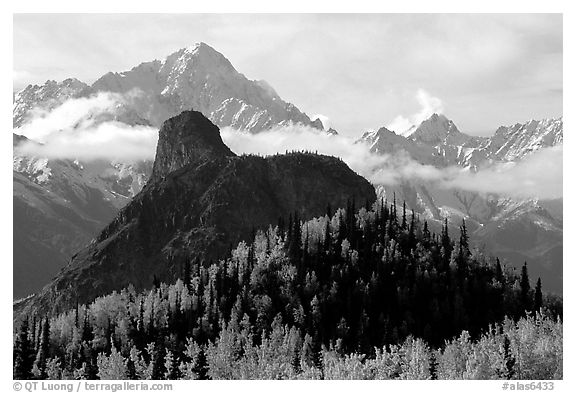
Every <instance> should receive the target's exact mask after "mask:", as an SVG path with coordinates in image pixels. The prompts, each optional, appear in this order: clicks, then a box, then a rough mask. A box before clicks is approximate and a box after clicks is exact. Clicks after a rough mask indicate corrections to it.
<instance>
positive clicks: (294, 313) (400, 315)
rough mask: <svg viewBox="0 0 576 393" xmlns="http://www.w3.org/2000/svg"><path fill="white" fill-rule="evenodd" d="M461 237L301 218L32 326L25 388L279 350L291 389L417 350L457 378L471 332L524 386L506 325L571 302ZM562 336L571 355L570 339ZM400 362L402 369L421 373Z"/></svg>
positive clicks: (340, 217) (388, 209)
mask: <svg viewBox="0 0 576 393" xmlns="http://www.w3.org/2000/svg"><path fill="white" fill-rule="evenodd" d="M456 235H457V236H455V237H454V235H451V234H450V233H449V225H448V222H447V221H445V222H444V224H443V226H442V230H441V233H440V234H435V233H433V232H431V231H430V229H429V227H428V223H427V221H423V222H422V221H421V220H420V219H419V217H418V216H417V215H416V214H415V213H414V212H413V211H412V212H408V211H407V209H406V205H405V203H404V204H403V205H402V208H401V210H400V211H398V207H397V204H396V201H395V198H394V200H393V201H391V203H388V202H387V201H384V200H381V201H379V202H377V203H374V204H373V205H372V206H363V207H361V208H360V209H357V208H356V206H355V202H354V201H349V202H348V205H347V207H346V208H345V209H338V210H337V211H335V212H332V209H331V207H330V206H328V207H327V209H326V214H325V215H324V216H323V217H318V218H315V219H312V220H308V221H303V220H301V219H300V217H299V214H298V212H295V213H294V214H293V215H290V216H289V217H288V218H287V219H279V221H278V225H276V226H275V227H269V228H268V229H267V230H260V231H254V233H253V235H252V240H251V241H249V242H241V243H240V244H238V245H237V247H236V248H235V249H233V250H232V251H231V253H230V256H229V257H227V258H224V259H222V260H220V261H218V262H215V263H206V262H205V261H200V260H188V259H187V260H183V261H182V262H181V279H179V280H178V281H177V282H176V283H173V284H167V283H161V282H158V280H154V283H153V287H152V289H150V290H148V291H144V292H140V293H137V292H136V291H135V290H134V289H133V288H132V287H130V288H126V289H124V290H122V291H120V292H119V293H117V292H114V293H112V294H110V295H108V296H104V297H101V298H98V299H96V300H95V301H94V302H93V303H91V304H89V305H77V306H76V308H75V309H73V310H70V311H68V312H66V313H62V314H60V315H58V316H56V317H52V318H49V317H44V318H40V317H36V316H34V315H31V316H29V317H28V318H24V319H23V320H22V321H20V323H19V325H18V327H17V329H16V331H15V333H14V377H15V378H17V379H27V378H39V379H42V378H63V377H66V378H88V379H96V378H102V379H106V378H113V377H115V376H117V375H116V374H114V372H113V371H111V370H112V369H114V368H115V367H116V368H117V367H120V369H121V370H124V371H122V372H123V373H124V374H123V376H124V377H126V378H134V379H141V378H151V379H163V378H168V379H176V378H191V377H195V378H226V377H230V378H233V377H238V375H237V374H234V373H232V374H230V373H228V371H227V372H224V371H222V370H229V371H230V370H235V369H237V367H236V366H238V365H239V364H241V363H242V362H245V361H247V360H246V359H254V356H256V359H259V356H264V353H263V352H262V351H264V352H266V351H269V350H270V346H271V345H272V344H273V343H274V345H276V346H278V345H280V344H281V345H282V346H283V347H282V348H283V349H282V350H280V349H278V350H275V351H272V352H271V353H270V354H268V355H266V356H268V357H270V359H269V361H270V362H271V363H270V364H276V363H278V364H280V363H281V364H282V367H284V369H285V370H291V371H285V373H284V374H282V373H281V377H289V378H297V377H306V378H308V377H309V378H313V377H322V378H328V377H330V375H332V374H330V372H328V371H326V370H327V364H330V365H332V366H334V367H344V368H346V367H348V366H350V364H349V363H350V362H356V361H358V362H360V364H362V365H364V366H362V367H368V366H365V365H366V364H372V363H373V362H376V361H377V359H381V358H382V356H384V354H390V353H396V352H394V351H400V352H398V353H405V352H406V351H408V352H410V351H416V350H417V351H419V354H420V355H419V356H421V357H422V359H427V360H426V361H425V360H422V359H421V361H422V362H424V363H426V362H427V364H428V366H426V367H428V368H426V367H424V366H422V365H421V367H424V368H422V370H424V369H426V370H428V371H427V373H428V374H426V372H424V371H423V372H422V373H420V374H414V375H412V374H410V375H412V376H419V377H422V378H424V377H426V375H427V377H430V378H434V377H438V378H452V377H458V376H455V375H453V374H449V373H448V371H446V372H443V371H441V370H442V364H445V363H442V362H443V360H442V359H444V358H443V356H445V353H447V352H448V353H451V351H452V349H451V348H453V346H451V344H450V343H449V342H447V340H451V339H453V338H454V337H459V338H462V337H463V336H462V335H463V334H464V335H465V337H467V338H466V340H465V341H466V342H467V343H468V344H467V345H468V346H469V347H471V346H475V345H480V343H482V342H483V341H482V340H483V337H486V336H485V335H486V334H488V335H490V334H492V336H490V337H493V338H492V339H491V340H492V341H493V343H492V344H493V345H492V350H493V351H496V349H495V348H496V347H497V348H498V350H497V351H496V352H498V354H500V355H496V353H492V354H491V355H486V356H488V359H489V358H490V356H503V359H505V360H504V363H502V364H504V366H503V367H504V368H502V370H507V371H502V370H501V372H500V371H499V372H500V374H497V373H496V371H493V370H492V371H491V372H488V371H486V370H484V371H483V374H482V373H480V374H478V375H483V376H487V377H490V378H493V377H495V376H496V377H512V376H514V375H518V374H517V372H518V371H514V370H515V367H516V369H517V366H515V365H514V364H515V363H514V362H515V359H519V358H520V355H518V353H517V354H516V355H512V352H511V351H512V350H511V348H512V347H513V346H514V344H513V340H511V338H513V335H512V334H511V333H509V334H506V333H505V330H506V329H508V331H509V332H511V331H512V330H513V329H512V328H511V327H510V326H508V328H505V327H504V325H503V321H505V320H506V318H508V320H509V321H510V322H509V324H515V323H524V324H530V323H533V324H536V322H535V321H536V320H537V319H538V318H540V319H539V320H544V321H546V323H547V324H549V325H551V326H553V327H556V328H557V324H558V323H559V320H558V319H557V318H559V316H560V315H561V309H562V305H561V301H560V300H558V299H556V298H553V297H551V296H548V295H546V294H543V293H542V285H541V281H540V279H538V281H537V283H536V285H535V286H534V288H532V286H531V282H530V279H529V274H528V268H527V266H526V265H524V267H523V268H522V271H521V272H520V274H517V273H516V272H515V271H514V270H513V269H510V268H507V267H506V266H503V265H502V264H501V263H500V261H499V260H498V259H497V258H496V259H494V258H491V257H488V256H486V255H484V254H483V253H482V252H480V251H478V250H476V249H471V247H470V244H469V238H468V233H467V229H466V224H465V222H464V221H462V224H461V226H460V230H459V233H457V234H456ZM522 321H524V322H522ZM541 325H542V324H541ZM538 326H540V325H538ZM490 331H492V333H490ZM463 332H465V333H463ZM560 332H561V323H560ZM494 337H498V338H497V339H496V338H494ZM554 337H556V339H559V340H560V356H561V333H560V336H559V338H558V337H557V336H554ZM506 340H508V344H506V342H507V341H506ZM415 343H417V344H415ZM554 343H555V345H556V344H557V342H554ZM414 345H416V347H414ZM462 345H464V344H462ZM406 346H407V347H406ZM516 346H517V347H518V348H520V344H516ZM394 348H395V349H394ZM415 348H416V349H415ZM506 348H508V349H506ZM532 350H535V349H534V348H533V349H532ZM402 351H404V352H402ZM518 351H519V349H518ZM484 352H487V353H488V352H489V351H484ZM254 353H255V354H256V355H254ZM274 353H276V354H277V355H278V356H280V358H278V359H276V358H274ZM470 353H473V351H472V352H470ZM470 353H469V356H472V355H470ZM507 353H508V355H506V354H507ZM250 354H251V355H250ZM554 354H555V355H554V356H552V358H553V359H556V358H557V356H558V354H557V353H556V352H554ZM386 356H388V355H386ZM390 356H392V355H390ZM394 356H396V357H397V358H398V359H400V360H398V361H397V365H398V364H401V363H402V362H409V363H410V362H412V360H410V361H408V360H406V357H405V356H404V355H402V356H404V358H403V357H402V356H400V355H398V354H397V355H394ZM474 356H476V355H474ZM486 356H484V358H483V359H484V360H485V359H487V358H486ZM546 356H548V355H546ZM279 359H283V360H279ZM328 359H331V360H330V361H328ZM402 359H404V360H402ZM459 359H461V364H460V367H469V366H466V364H467V362H468V361H469V360H470V359H468V358H466V357H460V358H459ZM253 362H254V361H252V363H253ZM330 362H332V363H330ZM342 362H343V363H342ZM371 362H372V363H371ZM398 362H399V363H398ZM478 362H479V363H478ZM506 362H508V366H506ZM424 363H423V364H424ZM477 363H478V364H484V363H482V362H481V361H480V360H478V361H477ZM410 364H412V363H410ZM498 364H500V363H498ZM552 364H554V362H552ZM121 365H123V366H121ZM235 365H236V366H235ZM252 365H253V364H252ZM344 365H348V366H344ZM332 366H330V367H332ZM278 367H280V366H278ZM282 367H281V368H282ZM358 367H359V366H358ZM398 367H400V368H402V367H405V366H398ZM418 367H420V366H418ZM478 367H479V366H478ZM546 367H547V369H546V370H547V371H546V372H547V373H548V374H550V373H552V374H553V373H558V371H557V370H556V369H554V371H553V372H552V371H550V370H552V369H553V368H554V367H553V366H550V365H548V366H546ZM451 368H453V367H452V366H451ZM445 369H446V370H448V369H449V368H448V367H445ZM219 370H220V371H219ZM540 371H542V370H540ZM230 372H231V371H230ZM342 372H344V371H342ZM515 372H516V374H514V373H515ZM542 372H544V371H542ZM560 372H561V365H560ZM327 373H328V374H327ZM548 374H546V375H548ZM387 375H388V376H387V377H389V378H393V377H401V375H404V374H402V373H401V372H395V373H391V374H387ZM459 375H460V377H463V375H464V374H459ZM466 375H468V374H466ZM530 375H533V374H530ZM538 375H539V374H538ZM245 377H254V375H253V374H250V373H246V374H245ZM427 377H426V378H427Z"/></svg>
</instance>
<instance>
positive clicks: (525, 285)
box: [520, 262, 531, 311]
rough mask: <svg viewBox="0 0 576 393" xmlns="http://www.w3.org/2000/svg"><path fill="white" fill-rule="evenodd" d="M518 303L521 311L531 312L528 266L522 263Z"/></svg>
mask: <svg viewBox="0 0 576 393" xmlns="http://www.w3.org/2000/svg"><path fill="white" fill-rule="evenodd" d="M520 302H521V304H522V307H523V310H524V311H525V310H531V307H530V278H529V277H528V264H527V263H526V262H524V266H522V276H521V277H520Z"/></svg>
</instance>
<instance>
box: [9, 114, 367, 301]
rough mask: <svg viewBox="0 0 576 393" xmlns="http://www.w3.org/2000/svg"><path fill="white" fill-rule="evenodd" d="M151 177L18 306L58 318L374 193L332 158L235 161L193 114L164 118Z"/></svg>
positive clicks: (171, 277) (298, 156)
mask: <svg viewBox="0 0 576 393" xmlns="http://www.w3.org/2000/svg"><path fill="white" fill-rule="evenodd" d="M158 145H159V147H158V151H157V157H156V163H155V167H154V176H153V179H152V180H151V181H150V182H149V183H148V184H147V185H146V186H145V188H144V189H143V190H142V192H141V193H139V194H138V195H136V196H135V197H134V198H133V200H132V201H131V202H130V203H129V204H128V205H127V206H126V207H125V208H123V209H122V210H121V211H120V213H119V214H118V216H117V217H116V218H115V219H114V220H113V221H112V222H111V223H110V224H109V225H108V226H107V227H106V228H105V229H104V230H103V231H102V232H101V233H100V234H99V235H98V237H97V238H96V239H95V241H94V242H92V243H91V244H90V245H89V246H88V247H86V248H84V249H83V250H82V251H80V252H79V253H78V254H77V255H75V256H74V257H73V258H72V261H71V262H70V263H69V264H68V266H67V267H66V268H65V269H63V271H62V272H61V273H60V274H59V275H58V276H57V277H56V278H55V279H54V280H53V281H52V282H51V283H50V284H49V285H48V286H47V287H45V288H44V289H43V290H42V291H41V292H40V293H39V294H38V295H36V296H35V297H33V298H32V299H30V300H29V301H28V302H26V303H25V304H24V303H21V304H20V306H19V307H23V306H25V307H26V308H34V309H37V310H40V311H46V312H47V311H57V310H58V309H64V308H66V307H69V306H70V305H73V304H75V302H76V301H79V302H88V301H90V300H92V299H94V298H95V297H96V296H99V295H103V294H106V293H109V292H111V291H113V290H119V289H121V288H123V287H126V286H128V285H130V284H132V285H134V286H135V287H136V288H139V289H141V288H146V287H149V286H151V285H152V282H153V278H154V277H157V278H158V279H160V280H163V281H173V280H174V279H175V278H176V277H179V276H180V275H181V271H182V268H183V263H184V261H186V260H192V261H197V263H202V262H205V263H206V262H208V261H210V260H213V259H216V258H219V257H222V256H224V255H226V254H227V252H228V250H229V249H230V247H231V246H233V245H234V244H236V243H237V242H238V241H241V240H247V239H249V238H250V236H251V234H252V231H253V229H255V228H265V227H267V226H268V225H270V224H276V223H277V220H278V218H279V217H288V216H289V215H290V214H292V213H294V212H296V211H297V212H298V214H299V216H300V217H301V218H303V219H306V218H311V217H314V216H318V215H322V214H324V213H325V211H326V207H327V206H328V205H331V206H332V208H336V207H343V206H345V205H346V202H347V201H348V200H350V199H355V200H356V201H357V202H358V203H364V202H369V203H371V202H373V201H374V200H375V198H376V195H375V191H374V188H373V187H372V185H371V184H370V183H368V181H366V180H365V179H364V178H362V177H360V176H359V175H357V174H356V173H354V172H353V171H352V170H351V169H350V168H348V166H347V165H346V164H345V163H344V162H342V161H341V160H339V159H337V158H334V157H328V156H322V155H315V154H304V153H293V154H288V155H275V156H269V157H266V158H263V157H257V156H241V157H238V156H235V155H234V154H232V153H231V152H230V151H229V150H228V149H227V148H226V146H225V145H224V144H223V143H222V141H221V139H220V138H219V133H218V129H217V128H216V127H215V126H213V125H212V124H211V123H210V122H209V121H207V120H206V119H205V118H204V117H203V116H202V114H201V113H199V112H192V111H189V112H184V113H182V114H181V115H179V116H177V117H176V118H174V119H170V120H168V121H167V122H166V123H165V124H164V125H163V127H162V131H161V132H160V140H159V143H158Z"/></svg>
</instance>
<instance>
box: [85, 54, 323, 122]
mask: <svg viewBox="0 0 576 393" xmlns="http://www.w3.org/2000/svg"><path fill="white" fill-rule="evenodd" d="M92 89H93V90H94V91H97V92H98V91H109V92H115V93H121V94H129V93H131V94H132V95H133V102H134V106H135V108H136V110H137V112H138V113H139V114H140V116H142V117H143V118H145V119H148V120H149V121H150V122H151V123H152V124H154V125H156V126H160V125H161V124H162V123H163V122H164V121H165V120H166V119H168V118H170V117H172V116H174V115H176V114H179V113H180V112H182V111H183V110H188V109H192V108H193V109H194V110H197V111H199V112H202V113H203V114H204V115H205V116H206V117H208V118H209V119H210V120H211V121H212V122H213V123H214V124H216V125H218V126H219V127H227V126H230V127H233V128H235V129H239V130H247V131H250V132H258V131H262V130H265V129H268V128H270V127H272V126H275V125H281V124H285V123H290V122H292V123H301V124H304V125H310V126H317V123H313V122H312V121H311V120H310V118H309V117H308V116H307V115H306V114H305V113H303V112H301V111H300V110H299V109H298V108H296V107H295V106H294V105H293V104H290V103H287V102H285V101H283V100H282V99H281V98H280V96H278V94H277V93H276V91H275V90H274V88H272V86H270V85H269V84H268V83H267V82H265V81H255V80H249V79H248V78H246V77H245V76H244V75H243V74H241V73H239V72H238V71H236V69H235V68H234V66H233V65H232V64H231V63H230V61H228V59H226V57H224V55H222V54H221V53H219V52H217V51H216V50H214V49H213V48H212V47H210V46H209V45H207V44H205V43H199V44H196V45H193V46H191V47H188V48H183V49H180V50H179V51H177V52H175V53H172V54H171V55H169V56H168V57H166V58H165V59H163V60H154V61H150V62H146V63H142V64H140V65H138V66H137V67H134V68H132V69H131V70H130V71H124V72H120V73H113V72H109V73H107V74H106V75H104V76H102V77H101V78H100V79H98V80H97V81H96V82H94V84H93V85H92ZM320 125H321V123H320ZM322 128H323V127H322Z"/></svg>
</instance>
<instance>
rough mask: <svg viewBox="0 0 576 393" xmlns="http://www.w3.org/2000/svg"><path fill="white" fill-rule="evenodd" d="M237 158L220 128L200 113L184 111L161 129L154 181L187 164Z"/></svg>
mask: <svg viewBox="0 0 576 393" xmlns="http://www.w3.org/2000/svg"><path fill="white" fill-rule="evenodd" d="M233 156H235V154H234V153H232V151H231V150H230V149H229V148H228V146H226V145H225V144H224V142H222V138H221V137H220V131H219V130H218V127H216V126H215V125H214V124H212V123H211V122H210V120H208V119H207V118H205V117H204V116H202V114H201V113H199V112H195V111H184V112H182V113H181V114H180V115H178V116H175V117H173V118H171V119H168V120H167V121H166V122H165V123H164V124H163V125H162V128H160V133H159V136H158V145H157V147H156V159H155V160H154V167H153V169H152V180H156V179H160V178H162V177H164V176H166V175H167V174H168V173H170V172H173V171H175V170H177V169H180V168H182V167H184V166H187V165H198V164H200V163H201V162H204V161H208V160H210V159H216V158H221V157H233Z"/></svg>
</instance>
